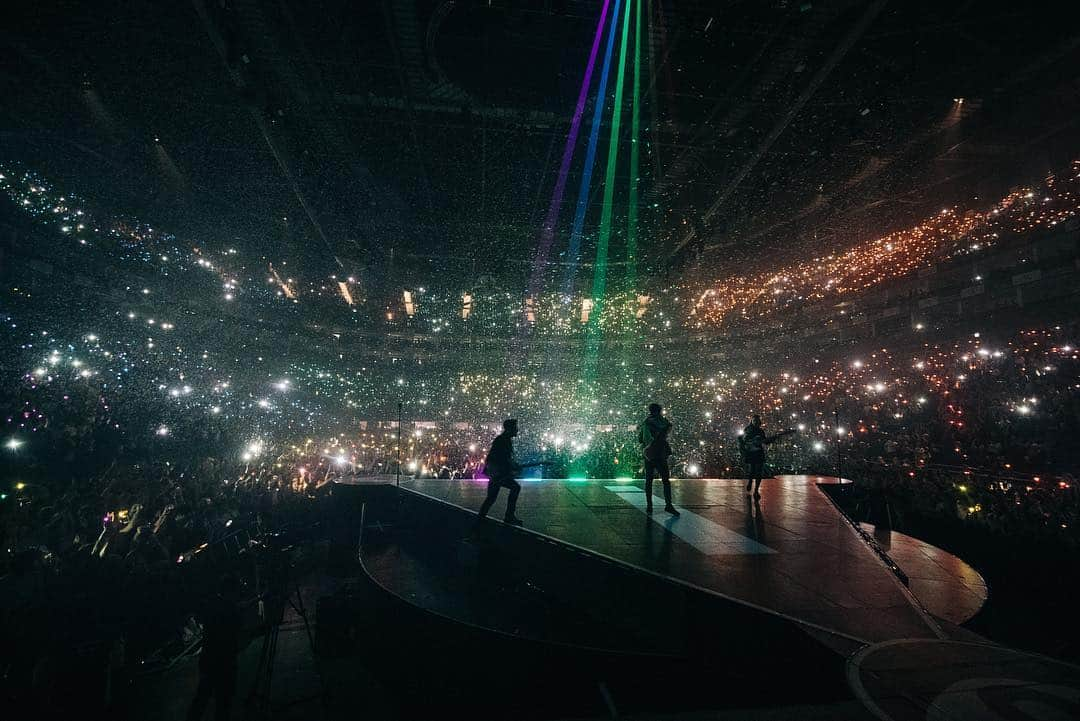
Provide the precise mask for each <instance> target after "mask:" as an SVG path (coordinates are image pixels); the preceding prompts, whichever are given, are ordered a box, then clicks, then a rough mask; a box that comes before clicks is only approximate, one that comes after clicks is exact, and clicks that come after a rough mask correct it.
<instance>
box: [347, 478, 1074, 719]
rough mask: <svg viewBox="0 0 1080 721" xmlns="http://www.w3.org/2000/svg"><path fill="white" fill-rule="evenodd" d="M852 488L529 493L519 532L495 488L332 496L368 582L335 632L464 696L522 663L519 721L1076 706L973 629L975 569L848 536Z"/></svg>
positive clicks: (512, 694)
mask: <svg viewBox="0 0 1080 721" xmlns="http://www.w3.org/2000/svg"><path fill="white" fill-rule="evenodd" d="M839 483H841V482H840V481H839V480H838V479H836V478H831V477H822V476H779V477H776V478H769V479H765V481H764V482H763V484H762V488H761V498H760V499H754V498H753V497H748V496H747V494H746V490H745V481H742V480H738V479H697V478H695V479H679V480H675V481H674V482H673V486H674V494H673V500H674V504H675V506H676V508H677V509H678V510H679V512H680V514H681V515H679V516H678V517H673V516H670V515H668V514H667V513H665V512H664V511H663V510H662V508H663V501H662V499H660V498H657V499H656V500H655V501H654V506H655V508H656V509H657V510H656V511H655V512H654V513H653V514H652V515H648V514H646V512H645V506H646V499H645V494H644V491H643V489H642V485H643V482H642V481H640V480H628V479H589V480H554V479H540V480H526V481H523V482H522V486H523V489H522V492H521V496H520V499H519V501H518V509H517V511H518V516H520V518H521V519H522V520H523V521H524V527H523V528H517V527H513V526H509V525H506V524H503V523H501V522H500V521H499V520H497V519H498V518H500V517H501V516H502V513H503V510H504V504H505V502H506V493H505V491H504V492H502V493H501V494H500V498H499V500H498V502H497V503H496V505H495V507H494V508H493V509H492V512H491V516H492V517H491V518H489V519H488V520H485V521H480V520H479V519H478V517H477V516H476V509H478V508H479V507H480V504H481V502H482V501H483V499H484V496H485V494H486V492H487V482H486V481H483V480H437V479H405V480H402V481H401V483H400V487H397V486H396V484H394V483H393V482H392V481H391V482H390V483H386V482H385V481H383V482H382V483H381V484H379V483H377V482H374V481H371V480H369V481H359V482H357V484H355V485H354V487H352V488H347V487H345V486H348V485H350V484H348V483H345V484H339V485H336V486H335V489H334V490H333V491H332V493H333V494H335V495H336V494H340V495H341V498H340V499H338V500H339V507H340V508H341V509H342V513H343V515H342V519H343V520H344V523H345V526H343V528H344V527H348V528H352V529H356V528H357V524H355V519H356V518H357V515H356V513H357V512H356V510H355V509H359V518H360V520H361V523H360V524H359V527H360V528H362V532H361V533H360V538H359V539H354V540H353V541H349V542H348V544H351V543H355V540H359V551H360V552H359V560H360V566H361V567H362V569H363V573H362V574H361V575H360V576H359V577H358V579H357V582H358V583H359V584H360V587H361V588H360V590H359V591H358V592H357V595H356V597H355V599H356V600H355V601H350V600H348V599H346V600H343V601H341V602H340V603H341V604H342V605H341V606H340V609H339V610H340V614H339V618H340V619H342V620H341V622H340V623H339V624H337V625H335V624H328V625H327V633H326V638H328V639H329V640H331V641H332V642H335V643H336V642H337V641H338V640H339V639H346V638H365V639H367V640H366V641H365V642H364V643H365V645H364V647H363V648H364V649H365V651H366V652H369V653H370V652H374V653H377V654H383V655H385V656H386V658H387V659H388V663H387V668H400V667H405V666H407V667H409V668H411V669H412V670H413V673H412V674H411V675H410V678H424V679H428V680H429V682H430V679H431V678H435V677H437V678H440V679H443V680H444V681H445V684H446V685H447V687H448V688H449V689H450V690H449V691H448V692H447V693H449V694H451V695H454V694H457V693H458V691H457V690H456V689H458V688H460V687H461V686H462V685H464V686H468V685H470V684H471V683H472V679H473V676H474V673H475V671H474V668H475V667H474V665H473V664H472V663H466V664H463V663H462V659H463V658H465V657H466V656H467V657H469V658H476V659H481V660H480V661H479V662H478V663H479V666H476V667H480V668H486V667H487V664H490V663H496V664H499V665H502V666H505V667H506V668H513V669H514V670H515V673H514V674H513V679H514V681H513V683H511V684H509V685H508V686H507V688H506V689H505V691H506V695H504V696H502V697H500V699H499V701H498V703H509V704H521V705H516V706H515V714H516V715H517V716H518V717H520V718H531V717H535V718H550V717H555V718H561V717H564V716H565V715H567V714H569V713H570V711H568V709H573V710H574V711H575V712H576V711H579V710H580V708H581V707H580V706H578V705H576V704H586V705H587V704H588V703H589V700H588V699H589V698H591V697H596V690H597V688H602V695H603V697H604V699H605V704H608V703H609V702H611V701H612V699H614V705H615V706H618V707H619V708H626V709H637V710H643V711H644V710H653V711H672V710H675V709H707V708H748V707H751V706H753V707H758V706H775V707H778V708H779V707H786V708H788V709H797V708H803V707H804V706H805V707H810V706H812V707H815V708H818V709H824V711H822V712H823V713H825V714H826V715H825V716H823V717H828V718H832V719H842V720H850V721H854V720H856V719H858V720H860V721H861V720H863V719H872V718H878V719H895V720H896V721H900V720H901V719H928V718H935V719H977V718H988V719H1026V718H1033V719H1034V718H1057V717H1058V716H1053V715H1050V716H1045V715H1041V712H1038V713H1035V712H1033V711H1032V710H1034V711H1038V709H1044V708H1049V709H1051V710H1052V711H1053V713H1057V711H1058V710H1060V709H1065V712H1066V715H1065V716H1061V717H1062V718H1069V717H1070V716H1069V715H1068V713H1071V711H1069V709H1074V710H1080V705H1078V704H1080V690H1078V689H1080V669H1078V668H1077V667H1075V666H1071V665H1068V664H1063V663H1061V662H1058V661H1055V660H1053V659H1049V658H1046V657H1043V656H1037V655H1033V654H1027V653H1023V652H1021V651H1017V650H1013V649H1009V648H1006V647H1002V646H999V645H996V644H994V643H992V642H990V641H989V640H987V639H985V638H983V637H981V636H979V635H977V634H975V633H973V632H971V631H970V630H968V629H966V628H964V627H963V626H962V625H961V624H963V623H964V622H965V621H967V620H969V619H970V618H972V617H973V616H974V615H975V614H976V613H978V611H979V610H980V608H981V607H982V605H983V604H984V602H986V600H987V598H988V589H987V586H986V584H985V582H984V581H983V579H982V577H981V576H980V575H979V573H978V572H976V571H975V570H974V569H973V568H971V567H970V566H969V565H968V564H966V563H965V562H963V561H962V560H961V559H959V558H957V557H955V556H953V555H951V554H949V553H947V552H945V551H943V550H941V549H939V548H935V547H934V546H932V545H930V544H928V543H925V542H922V541H919V540H917V539H914V538H911V537H908V536H905V535H903V534H899V533H896V532H879V531H878V530H877V529H874V528H873V527H869V526H859V525H857V524H855V523H854V522H852V521H851V520H850V519H849V518H848V517H847V516H846V515H845V514H843V513H842V512H841V511H840V510H839V508H838V507H837V506H835V505H834V504H833V502H832V500H831V499H830V495H829V493H828V492H827V491H826V490H825V489H826V488H827V487H829V486H830V485H833V486H835V484H839ZM659 485H660V484H656V486H657V488H656V489H655V492H657V493H659V492H660V488H659ZM365 486H366V488H365ZM834 490H835V489H834ZM350 508H351V509H354V510H353V511H348V509H350ZM349 513H352V514H353V515H352V516H349ZM349 518H352V519H353V520H347V519H349ZM365 519H366V520H365ZM348 544H346V545H348ZM352 547H353V548H356V546H355V545H353V546H352ZM350 598H351V597H350ZM350 604H352V605H350ZM350 624H351V626H350ZM352 626H356V627H357V628H352ZM360 626H364V627H365V628H366V631H365V630H362V629H360V628H359V627H360ZM350 629H351V630H350ZM411 649H423V653H420V654H418V653H415V652H413V651H412V650H411ZM484 659H486V660H484ZM642 669H648V671H647V673H646V676H647V678H648V682H647V683H644V684H643V683H642V678H643V676H642ZM763 671H764V675H763ZM777 679H782V680H783V682H782V683H779V684H777V683H774V681H775V680H777ZM386 682H388V683H402V679H401V677H400V675H399V674H392V675H390V676H388V678H387V679H386ZM553 683H557V684H558V692H557V693H552V692H551V688H552V684H553ZM676 687H677V688H678V689H679V693H678V694H677V695H676V697H666V696H664V695H662V694H661V695H658V694H657V693H656V689H657V688H676ZM429 691H430V689H426V690H425V692H424V694H421V693H419V690H418V689H411V690H406V691H404V693H405V694H406V695H409V697H410V698H415V699H418V700H417V703H420V701H419V699H422V698H427V697H429V695H430V694H429ZM414 692H415V693H414ZM425 694H427V695H425ZM474 701H475V698H473V697H470V699H469V703H473V702H474ZM593 701H594V702H595V698H593ZM1029 701H1030V702H1031V703H1034V704H1036V706H1031V708H1027V707H1025V708H1026V709H1027V710H1022V709H1020V707H1019V706H1017V704H1021V705H1023V704H1025V703H1028V702H1029ZM560 704H561V705H560ZM807 705H809V706H807ZM1028 705H1029V706H1030V704H1028ZM549 706H550V707H549ZM1036 707H1037V708H1036ZM470 708H471V707H470ZM611 708H612V707H610V706H609V707H608V708H607V711H608V712H610V711H611ZM436 710H437V709H436V708H434V707H432V708H427V707H418V708H417V709H415V712H416V713H417V714H418V715H419V716H424V715H426V714H430V713H435V711H436ZM603 710H604V709H600V711H603ZM1019 711H1022V712H1019ZM1014 712H1017V713H1014ZM792 713H795V711H792ZM800 713H801V712H800ZM560 714H561V715H560ZM780 717H783V716H782V715H781V716H780Z"/></svg>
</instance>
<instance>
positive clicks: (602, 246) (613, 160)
mask: <svg viewBox="0 0 1080 721" xmlns="http://www.w3.org/2000/svg"><path fill="white" fill-rule="evenodd" d="M629 29H630V2H629V1H628V2H627V3H626V5H625V6H624V7H623V19H622V34H621V36H620V39H619V75H618V77H617V79H616V80H615V104H614V106H613V107H612V110H611V135H610V137H609V140H608V157H607V169H606V171H605V173H604V200H603V205H602V207H601V209H600V230H599V235H598V237H597V241H596V264H595V265H594V266H593V288H592V301H593V307H592V311H591V312H590V315H589V324H588V327H587V328H586V333H585V339H586V340H585V364H584V366H585V367H584V374H585V381H586V384H587V385H591V384H592V382H593V380H595V378H596V364H597V360H598V356H599V352H600V336H601V335H602V329H601V327H600V315H601V313H602V312H603V310H604V299H605V295H606V293H607V265H608V246H609V245H610V243H611V215H612V209H613V205H614V200H615V167H616V165H617V163H618V159H619V133H620V126H621V124H622V106H623V88H624V87H625V80H626V47H627V35H628V34H629V33H628V31H629Z"/></svg>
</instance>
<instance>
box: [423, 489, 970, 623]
mask: <svg viewBox="0 0 1080 721" xmlns="http://www.w3.org/2000/svg"><path fill="white" fill-rule="evenodd" d="M836 482H837V479H835V478H830V477H822V476H780V477H777V478H770V479H766V480H765V481H764V482H763V484H762V492H761V496H762V497H761V498H760V499H759V500H754V499H752V498H750V497H748V496H747V494H746V492H745V485H744V482H743V481H741V480H738V479H696V478H695V479H682V480H676V481H675V482H674V483H673V486H674V501H675V505H676V507H677V508H678V510H679V511H680V512H681V514H682V515H681V516H679V517H672V516H670V515H668V514H667V513H665V512H663V510H662V509H663V501H662V499H659V498H657V499H656V501H655V504H654V505H655V507H656V509H657V510H656V512H654V513H653V515H652V516H648V515H646V513H645V504H646V501H645V495H644V491H643V490H642V488H641V486H642V482H641V481H632V482H631V481H626V480H623V481H616V480H592V479H590V480H587V481H574V480H538V481H525V482H523V486H524V488H523V490H522V493H521V498H520V500H519V502H518V515H519V516H520V517H521V518H522V519H523V520H524V522H525V531H526V532H528V533H534V534H541V535H543V536H547V537H549V538H551V539H554V540H557V541H559V542H561V543H565V544H572V545H573V546H577V547H580V548H582V549H585V550H588V551H590V552H592V553H595V554H599V555H602V556H606V557H608V558H610V559H612V560H614V561H617V562H619V563H622V564H627V565H629V566H633V567H636V568H638V569H642V570H645V571H648V572H650V573H652V574H657V575H659V576H662V577H663V578H665V579H667V580H670V581H674V582H677V583H680V584H685V585H688V586H692V587H694V588H697V589H701V590H704V591H707V592H709V593H711V594H716V595H719V596H722V597H725V598H729V599H734V600H736V601H739V602H741V603H743V604H746V605H749V606H752V607H755V608H757V609H759V610H763V611H766V612H769V613H772V614H777V615H780V616H782V617H785V618H788V619H789V620H792V621H795V622H797V623H798V624H800V625H802V626H804V627H807V628H809V629H819V630H822V631H828V632H830V634H833V635H837V636H841V637H846V638H847V639H850V640H851V641H853V642H855V643H860V644H861V643H873V642H878V641H885V640H889V639H897V638H926V639H937V638H945V637H948V633H947V632H946V631H945V630H943V629H942V624H941V623H940V621H939V620H938V618H937V617H935V615H934V613H932V611H934V612H937V615H938V616H941V617H942V618H944V619H945V620H946V621H948V622H950V623H961V622H963V621H965V620H967V618H970V617H971V616H972V615H974V613H975V612H977V611H978V609H979V608H980V607H981V605H982V603H983V601H985V599H986V585H985V583H984V582H983V580H982V578H981V577H980V576H979V574H978V573H977V572H976V571H974V570H973V569H972V568H971V567H970V566H968V565H967V564H965V563H964V562H963V561H961V560H960V559H958V558H956V557H955V556H952V555H950V554H948V553H945V552H944V551H942V550H940V549H937V548H935V547H933V546H930V545H929V544H925V543H922V542H919V541H916V540H915V539H911V538H909V537H907V536H903V535H902V534H893V536H892V537H887V536H886V537H884V538H881V537H879V541H884V543H879V547H881V546H885V545H888V547H889V550H888V551H886V553H891V554H896V555H895V556H894V557H892V561H894V562H895V563H896V564H897V565H899V567H900V568H901V569H902V574H897V573H895V572H894V570H893V569H892V568H890V566H889V564H888V558H883V557H882V555H880V553H879V550H885V549H884V548H879V550H875V549H874V548H873V545H872V542H870V541H869V540H868V538H867V536H869V534H866V535H865V536H864V535H863V534H860V532H859V531H858V530H857V529H856V528H855V527H853V526H852V525H851V523H850V522H849V521H848V520H847V518H846V517H845V516H844V515H843V514H842V513H840V511H839V510H838V509H837V508H836V507H835V506H834V505H833V503H832V502H831V501H830V500H829V498H828V496H827V495H826V493H825V492H824V491H823V490H822V489H821V488H819V487H818V486H819V484H828V483H836ZM402 486H403V488H407V489H408V490H411V491H414V492H416V493H420V494H423V495H425V496H428V497H431V498H435V499H438V500H440V501H445V502H447V503H450V504H453V505H456V506H459V507H462V508H465V509H469V510H475V509H476V508H478V507H479V506H480V503H481V501H482V500H483V498H484V494H485V492H486V488H487V484H486V482H484V481H474V480H459V481H445V480H427V479H418V480H410V481H407V482H403V484H402ZM656 486H657V488H656V489H655V490H654V492H656V493H658V492H659V488H658V487H659V483H657V484H656ZM504 502H505V491H504V492H503V493H502V495H501V496H500V500H499V502H498V503H497V504H496V506H495V508H494V509H493V510H492V517H494V518H497V517H500V516H501V513H502V508H503V506H502V504H503V503H504ZM490 523H496V524H497V523H499V522H498V521H495V520H492V521H490ZM871 530H872V529H871ZM901 576H906V577H907V578H908V582H909V583H910V588H909V587H907V586H905V585H904V583H903V582H902V581H901Z"/></svg>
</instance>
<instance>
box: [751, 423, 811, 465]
mask: <svg viewBox="0 0 1080 721" xmlns="http://www.w3.org/2000/svg"><path fill="white" fill-rule="evenodd" d="M796 432H797V431H796V429H794V428H785V429H784V430H782V431H780V432H778V433H774V434H772V435H771V436H765V439H764V440H763V441H762V445H769V444H770V443H775V442H776V441H778V440H780V439H781V438H783V437H784V436H790V435H791V434H792V433H796ZM762 451H764V448H763V449H762ZM739 453H741V454H742V457H743V461H744V462H745V461H746V457H747V456H748V455H749V454H750V449H749V448H747V447H746V436H745V435H742V436H739Z"/></svg>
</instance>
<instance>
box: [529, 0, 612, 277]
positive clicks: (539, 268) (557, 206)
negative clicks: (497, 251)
mask: <svg viewBox="0 0 1080 721" xmlns="http://www.w3.org/2000/svg"><path fill="white" fill-rule="evenodd" d="M610 4H611V0H604V7H603V9H602V10H601V11H600V21H599V22H597V23H596V33H595V34H594V35H593V42H592V49H591V50H590V51H589V63H588V65H586V67H585V77H584V78H582V80H581V90H580V91H579V92H578V99H577V106H576V107H575V108H574V117H573V119H572V120H571V121H570V133H569V135H567V137H566V145H565V147H563V155H562V165H561V166H560V167H559V177H558V178H557V179H556V181H555V190H554V192H552V194H551V205H549V206H548V211H547V216H545V218H544V226H543V227H542V228H541V229H540V243H539V245H538V246H537V249H536V258H535V260H534V261H533V269H532V275H531V276H530V278H529V286H528V297H530V298H535V297H536V295H537V293H539V291H540V283H541V282H542V280H543V273H544V267H545V266H546V264H547V258H548V254H549V253H550V252H551V243H552V241H553V240H554V239H555V226H556V225H557V224H558V222H559V213H560V211H561V210H562V201H563V195H564V194H565V192H566V179H567V177H569V175H570V163H571V161H572V160H573V158H574V148H575V147H576V146H577V138H578V132H579V131H580V130H581V117H582V115H584V114H585V101H586V100H587V99H588V97H589V85H590V84H591V83H592V76H593V70H594V69H595V68H596V53H597V51H598V50H599V49H600V38H601V37H603V35H604V23H605V22H606V21H607V14H608V7H609V6H610Z"/></svg>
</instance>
